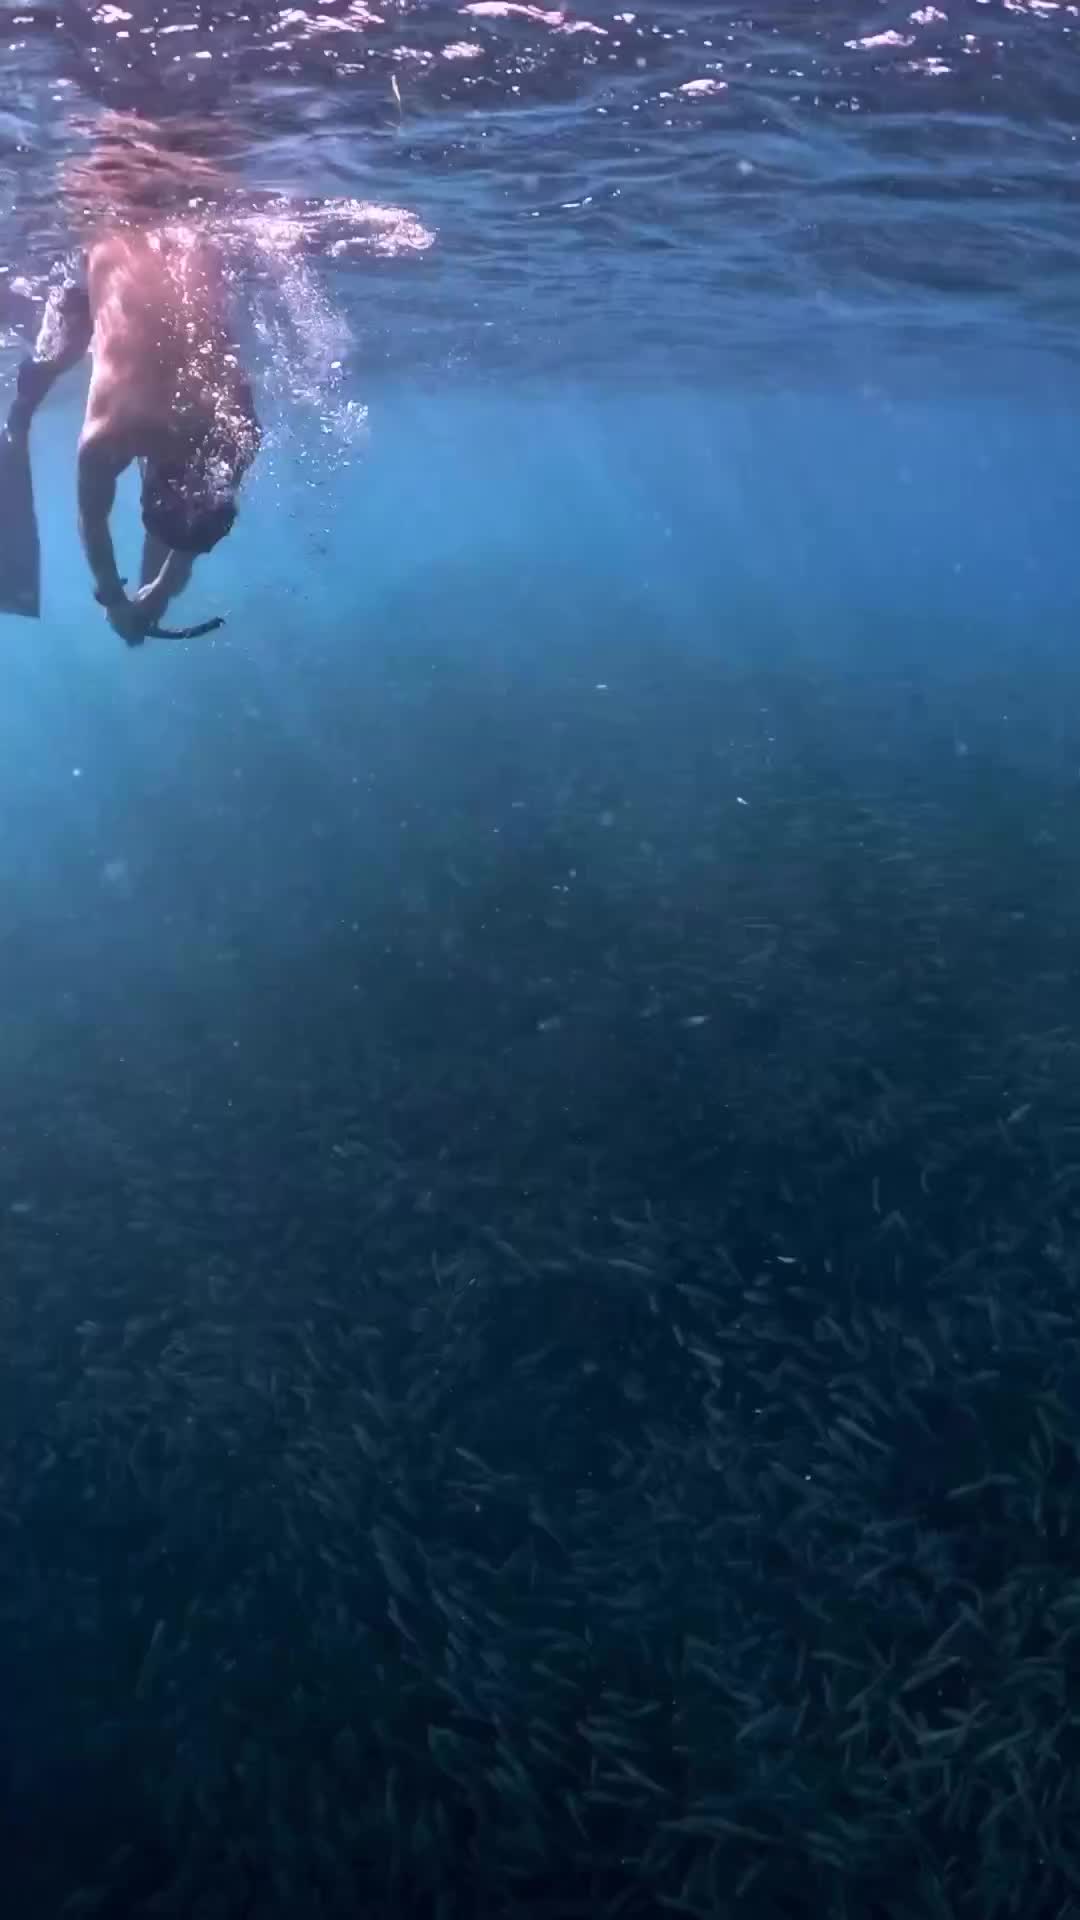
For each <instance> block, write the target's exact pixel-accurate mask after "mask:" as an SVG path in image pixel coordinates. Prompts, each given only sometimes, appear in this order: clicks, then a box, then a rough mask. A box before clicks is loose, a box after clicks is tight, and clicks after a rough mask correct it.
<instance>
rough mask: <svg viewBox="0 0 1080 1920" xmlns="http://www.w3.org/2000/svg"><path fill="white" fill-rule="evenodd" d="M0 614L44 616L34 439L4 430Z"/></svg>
mask: <svg viewBox="0 0 1080 1920" xmlns="http://www.w3.org/2000/svg"><path fill="white" fill-rule="evenodd" d="M0 613H18V614H24V615H25V616H26V618H27V619H29V620H37V619H38V618H39V617H40V615H41V543H40V541H39V539H38V524H37V514H36V513H35V511H34V480H33V475H32V473H31V471H30V440H29V435H28V434H26V433H12V432H11V430H10V428H8V427H4V428H3V430H2V431H0Z"/></svg>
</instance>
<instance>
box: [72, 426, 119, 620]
mask: <svg viewBox="0 0 1080 1920" xmlns="http://www.w3.org/2000/svg"><path fill="white" fill-rule="evenodd" d="M126 464H127V462H126V461H123V460H120V459H119V458H118V457H117V454H116V451H115V449H114V448H113V447H112V446H111V445H110V443H109V442H108V441H107V440H106V439H104V438H101V439H98V438H96V437H95V438H94V439H90V440H87V439H84V440H82V441H81V442H80V445H79V538H80V539H81V541H82V544H83V552H84V553H85V555H86V560H87V565H88V566H89V568H90V571H91V573H92V574H93V576H94V587H95V589H96V591H97V593H98V595H99V597H100V599H101V602H102V605H103V606H106V607H108V606H110V605H117V604H119V602H120V601H122V600H124V599H125V598H126V595H125V593H124V585H123V581H122V580H121V578H120V575H119V572H118V571H117V566H116V554H115V552H114V551H113V543H112V535H111V533H110V532H109V515H110V513H111V512H112V509H113V501H114V500H115V499H116V482H117V478H118V476H119V475H120V473H121V472H122V471H123V468H124V466H125V465H126Z"/></svg>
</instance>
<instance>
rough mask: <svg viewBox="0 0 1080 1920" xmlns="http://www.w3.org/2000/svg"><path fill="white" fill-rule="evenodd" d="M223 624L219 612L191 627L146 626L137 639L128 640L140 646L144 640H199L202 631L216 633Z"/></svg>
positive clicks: (130, 643) (221, 614)
mask: <svg viewBox="0 0 1080 1920" xmlns="http://www.w3.org/2000/svg"><path fill="white" fill-rule="evenodd" d="M224 625H225V616H224V614H223V613H219V614H218V615H217V616H216V618H215V619H213V620H199V621H197V623H196V624H195V626H193V627H147V629H146V632H145V633H143V634H140V635H139V638H138V639H137V640H129V641H128V646H129V647H141V646H142V643H143V641H144V640H201V639H202V637H203V634H204V633H216V632H217V630H218V628H219V627H223V626H224Z"/></svg>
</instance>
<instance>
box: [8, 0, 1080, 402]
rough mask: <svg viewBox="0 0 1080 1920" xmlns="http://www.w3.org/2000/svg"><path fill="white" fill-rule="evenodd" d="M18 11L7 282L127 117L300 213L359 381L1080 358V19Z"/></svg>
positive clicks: (445, 10) (505, 1)
mask: <svg viewBox="0 0 1080 1920" xmlns="http://www.w3.org/2000/svg"><path fill="white" fill-rule="evenodd" d="M5 13H6V15H7V16H8V19H9V23H10V24H9V26H8V28H7V53H6V75H7V79H6V88H5V101H4V107H3V111H2V115H0V131H2V137H3V189H4V197H5V205H6V218H5V223H4V224H5V233H4V243H3V259H4V263H5V265H6V268H7V272H8V275H9V277H15V276H18V275H19V274H20V273H22V274H26V273H28V272H29V274H30V276H31V277H32V276H33V275H34V274H41V273H42V272H44V271H46V270H47V269H48V267H49V265H50V263H51V259H52V257H53V256H54V254H55V252H56V250H57V248H58V247H59V246H61V245H63V244H65V243H66V242H67V241H68V239H69V236H68V235H67V234H66V233H65V231H64V226H63V222H62V221H61V220H60V219H59V217H58V215H57V212H56V207H57V200H56V191H55V181H56V174H57V169H58V167H59V165H60V163H61V162H62V161H63V160H64V158H65V156H70V155H71V154H73V153H77V152H79V151H80V150H81V148H82V147H84V146H85V143H86V137H87V133H88V131H89V130H90V129H92V128H93V127H94V125H95V124H98V123H99V122H100V115H101V113H102V111H103V110H105V109H121V110H134V111H136V112H138V113H140V114H142V115H145V116H148V117H150V118H151V119H153V120H155V121H158V122H159V123H160V124H162V125H163V126H165V127H166V128H170V129H172V130H173V131H174V132H177V131H178V129H179V127H180V125H181V123H184V125H186V127H187V129H188V132H187V134H186V136H185V137H186V138H187V139H188V140H189V143H190V141H191V139H193V138H194V139H195V141H196V142H197V141H198V139H199V137H200V136H199V134H198V131H197V130H198V127H199V126H200V124H201V125H202V127H203V128H204V129H209V130H212V132H213V136H214V139H215V141H216V142H217V144H218V145H219V146H224V148H225V149H226V153H225V156H224V157H225V159H226V160H227V164H228V166H229V168H230V170H231V171H232V173H233V175H234V176H235V177H236V178H237V179H238V180H240V181H242V182H243V184H244V186H245V188H246V190H248V191H250V192H252V193H255V194H258V195H267V194H269V195H270V196H274V195H278V196H280V195H284V196H285V197H286V199H287V202H288V210H289V216H290V217H292V218H303V219H304V220H305V221H306V222H307V223H308V229H309V231H308V254H309V256H310V255H311V254H312V253H314V254H321V255H322V256H323V257H324V258H325V259H326V260H327V262H328V268H329V274H330V280H331V284H332V285H333V286H335V287H336V288H337V289H338V290H339V296H340V297H341V298H342V299H344V300H346V301H347V303H348V305H349V309H350V312H351V313H353V314H354V315H358V316H360V317H361V318H362V320H363V329H364V342H363V344H364V348H365V351H366V353H367V356H368V360H369V363H370V362H372V361H375V362H382V363H385V362H392V363H395V364H401V363H404V364H405V365H409V366H417V365H429V366H439V365H446V364H447V363H448V362H449V363H453V364H461V363H465V364H468V365H470V366H471V367H473V368H474V369H476V370H485V369H487V368H490V367H502V366H505V365H507V364H512V365H514V366H516V367H518V368H521V369H525V370H528V369H534V368H542V367H543V368H549V367H552V366H559V365H561V366H566V365H568V364H569V365H571V366H572V367H574V368H575V369H579V368H582V367H589V368H599V367H601V366H602V367H605V368H608V369H611V368H616V367H620V366H626V367H630V366H633V367H636V368H639V369H640V368H641V367H643V366H644V365H646V364H647V365H649V366H650V367H651V369H652V370H653V372H655V373H658V374H660V375H664V374H685V373H687V372H691V371H692V372H693V373H694V375H695V376H700V375H701V374H702V373H706V374H711V375H712V376H716V377H722V376H723V375H724V374H725V373H726V372H727V371H729V370H730V369H731V368H732V366H734V365H737V366H738V367H739V368H740V370H746V369H748V368H751V367H752V368H754V369H756V370H759V371H762V372H765V373H767V374H769V375H771V376H773V377H781V376H782V375H783V374H784V373H787V372H791V371H793V370H794V369H795V368H799V369H801V370H805V371H808V372H812V373H821V372H822V371H823V369H824V368H825V367H826V366H827V365H828V364H830V362H831V361H832V360H833V358H834V357H836V356H839V357H840V359H841V360H842V361H843V362H844V363H845V364H850V356H852V355H855V356H856V357H857V358H860V359H861V361H862V363H863V364H864V365H866V364H868V363H869V361H870V359H871V358H872V355H873V352H874V351H875V350H876V348H877V347H878V346H879V345H884V344H885V343H886V342H887V343H888V344H889V345H890V346H892V345H901V346H904V347H906V348H909V349H911V348H918V349H922V350H926V349H930V350H931V351H932V352H940V351H941V350H942V348H943V347H945V346H946V345H949V344H952V343H962V344H964V345H965V346H970V345H973V344H977V345H979V346H980V347H987V346H988V347H992V348H995V349H997V348H1012V347H1014V346H1020V347H1022V348H1023V349H1024V350H1025V351H1026V350H1029V349H1030V348H1031V347H1032V346H1034V345H1037V344H1044V345H1046V346H1048V347H1051V348H1053V349H1054V350H1062V351H1066V352H1067V351H1068V350H1069V348H1070V345H1071V337H1072V332H1073V316H1072V302H1073V293H1074V285H1075V274H1076V264H1077V238H1076V218H1075V206H1076V201H1077V197H1078V186H1077V176H1076V165H1077V144H1076V143H1077V125H1078V112H1077V98H1078V86H1077V80H1076V71H1077V69H1076V61H1077V44H1078V34H1080V8H1078V7H1077V6H1075V5H1065V4H1054V3H1053V0H948V3H947V4H942V5H911V4H909V3H905V0H887V3H886V4H872V5H871V4H868V5H865V6H863V7H861V8H859V7H853V6H851V5H843V4H837V3H836V0H832V3H830V4H802V5H794V4H791V3H790V0H788V4H780V3H779V0H774V3H773V4H761V5H757V6H750V7H739V6H734V5H726V6H716V5H705V4H688V3H687V0H683V4H666V5H665V4H653V5H649V6H645V7H643V8H640V9H639V8H637V7H622V6H620V7H617V8H616V7H612V6H611V5H610V4H609V3H608V0H588V3H587V4H586V5H585V7H584V8H583V9H582V10H577V9H570V8H567V9H562V8H556V7H553V6H549V7H545V6H538V5H529V4H524V3H521V0H471V3H469V0H466V4H464V5H453V4H446V0H372V3H371V4H370V5H367V4H363V3H362V0H352V3H351V4H349V3H347V0H325V4H323V5H321V6H315V5H312V6H310V7H305V6H277V5H274V6H269V5H266V4H263V0H253V4H250V5H248V6H242V7H228V6H219V5H213V4H208V5H205V6H197V5H190V4H179V5H175V6H168V7H166V6H164V5H160V4H153V3H152V0H125V3H124V4H111V0H110V3H107V4H99V5H89V4H85V0H84V3H82V4H74V3H73V4H70V5H67V6H63V7H61V8H59V9H53V8H50V7H43V6H37V5H34V6H30V7H27V8H21V7H16V6H12V5H10V4H9V5H8V6H7V7H6V8H5ZM193 126H194V128H195V132H194V133H192V127H193ZM387 210H390V211H387ZM279 211H280V205H279Z"/></svg>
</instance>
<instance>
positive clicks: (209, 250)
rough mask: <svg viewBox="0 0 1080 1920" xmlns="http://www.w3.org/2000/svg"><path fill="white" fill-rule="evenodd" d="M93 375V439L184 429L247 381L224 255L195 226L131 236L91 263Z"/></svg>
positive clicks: (108, 244) (108, 243)
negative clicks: (186, 420)
mask: <svg viewBox="0 0 1080 1920" xmlns="http://www.w3.org/2000/svg"><path fill="white" fill-rule="evenodd" d="M87 279H88V287H89V294H90V311H91V315H92V317H93V322H94V337H93V356H94V370H93V374H92V376H91V381H90V394H89V397H88V403H87V414H86V428H85V429H84V437H87V436H92V435H93V434H95V433H96V432H101V431H106V432H109V433H115V432H121V431H124V430H125V428H128V427H134V428H135V429H136V430H137V431H140V432H143V433H145V431H146V430H147V429H150V430H151V431H152V430H153V428H155V427H159V426H160V427H161V428H168V427H170V426H175V424H176V423H177V420H178V417H183V416H198V415H201V414H204V413H207V412H208V411H212V410H214V409H215V408H217V407H219V406H220V404H221V401H222V399H223V398H232V397H233V396H232V388H233V385H234V380H235V385H236V388H237V390H239V387H240V386H241V384H243V375H242V373H241V371H240V368H239V363H238V361H237V358H236V350H235V345H234V341H233V337H232V332H231V329H230V326H229V315H228V289H227V285H226V280H225V274H224V268H223V263H222V259H221V256H220V254H219V253H218V251H217V249H216V248H215V247H214V246H212V245H211V244H210V243H209V242H208V241H206V240H204V239H203V238H202V236H200V235H198V234H196V233H195V232H193V231H191V230H187V229H172V230H169V229H166V230H164V231H159V232H151V233H147V232H141V233H139V232H122V233H118V234H114V235H111V236H109V237H108V238H106V239H101V240H97V241H95V242H94V244H93V245H92V246H91V248H90V250H89V254H88V258H87Z"/></svg>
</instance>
